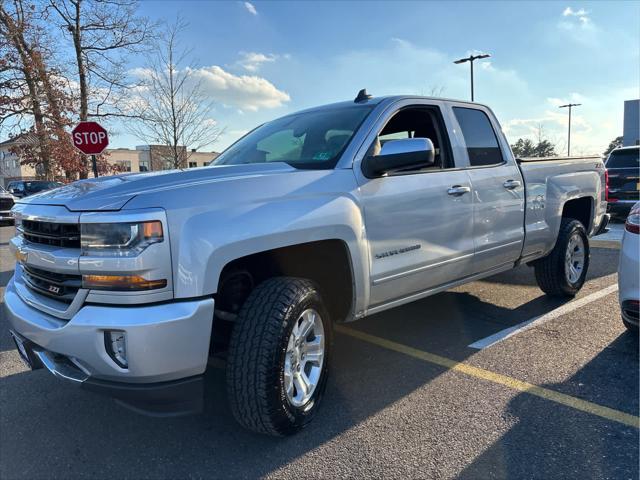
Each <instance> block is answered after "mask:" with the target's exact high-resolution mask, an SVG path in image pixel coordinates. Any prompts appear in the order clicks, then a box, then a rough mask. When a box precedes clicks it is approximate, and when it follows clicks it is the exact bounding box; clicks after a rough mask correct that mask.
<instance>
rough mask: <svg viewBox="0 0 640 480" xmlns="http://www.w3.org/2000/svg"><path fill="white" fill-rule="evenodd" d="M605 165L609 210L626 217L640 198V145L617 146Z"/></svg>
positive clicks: (613, 213) (615, 214)
mask: <svg viewBox="0 0 640 480" xmlns="http://www.w3.org/2000/svg"><path fill="white" fill-rule="evenodd" d="M605 166H606V167H607V173H608V176H609V200H608V202H609V203H608V211H609V212H610V213H611V214H612V215H614V216H617V217H621V218H623V219H624V218H626V216H627V215H628V214H629V211H630V210H631V207H632V206H633V205H634V204H635V203H636V202H637V201H639V200H640V145H636V146H634V147H621V148H616V149H615V150H614V151H612V152H611V153H610V154H609V158H607V161H606V162H605Z"/></svg>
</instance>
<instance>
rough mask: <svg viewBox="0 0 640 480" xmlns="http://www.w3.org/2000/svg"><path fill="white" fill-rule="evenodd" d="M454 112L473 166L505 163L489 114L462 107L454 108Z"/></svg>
mask: <svg viewBox="0 0 640 480" xmlns="http://www.w3.org/2000/svg"><path fill="white" fill-rule="evenodd" d="M453 112H454V114H455V116H456V119H457V120H458V124H459V125H460V129H461V131H462V136H463V137H464V141H465V143H466V144H467V153H468V155H469V163H470V164H471V166H472V167H486V166H490V165H499V164H501V163H503V162H504V158H503V157H502V151H501V150H500V145H499V144H498V137H497V136H496V132H494V131H493V127H492V126H491V121H490V120H489V117H487V114H486V113H484V112H483V111H482V110H476V109H474V108H462V107H453Z"/></svg>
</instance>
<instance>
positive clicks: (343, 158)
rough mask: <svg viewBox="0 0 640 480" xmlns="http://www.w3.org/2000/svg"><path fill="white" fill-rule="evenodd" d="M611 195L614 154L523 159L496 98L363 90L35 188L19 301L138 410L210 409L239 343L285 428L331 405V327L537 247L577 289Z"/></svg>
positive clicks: (243, 362) (64, 360)
mask: <svg viewBox="0 0 640 480" xmlns="http://www.w3.org/2000/svg"><path fill="white" fill-rule="evenodd" d="M605 194H606V189H605V169H604V164H603V162H602V160H600V159H599V158H596V159H570V160H567V159H562V160H560V161H553V160H551V161H549V160H544V161H527V162H522V163H518V162H517V161H516V160H515V159H514V157H513V154H512V152H511V149H510V148H509V144H508V142H507V139H506V138H505V136H504V134H503V133H502V129H501V128H500V125H499V123H498V120H497V119H496V117H495V116H494V114H493V112H492V111H491V110H490V109H489V108H488V107H486V106H483V105H479V104H476V103H468V102H463V101H449V100H442V99H433V98H423V97H413V96H396V97H383V98H377V99H376V98H370V97H369V96H367V95H366V94H365V93H364V92H361V93H360V94H359V95H358V97H357V98H356V100H355V101H350V102H343V103H338V104H333V105H328V106H324V107H319V108H313V109H310V110H305V111H303V112H299V113H295V114H291V115H288V116H286V117H283V118H280V119H278V120H274V121H272V122H268V123H266V124H264V125H262V126H260V127H258V128H257V129H255V130H253V131H252V132H250V133H249V134H247V135H246V136H244V137H243V138H242V139H240V140H239V141H238V142H236V143H235V144H234V145H232V146H231V147H229V148H228V149H227V150H226V151H225V152H224V153H223V154H222V155H220V157H218V158H217V159H216V161H215V162H214V164H213V165H212V166H210V167H205V168H198V169H191V170H184V171H183V170H177V171H168V172H162V173H160V172H155V173H154V175H148V174H147V175H142V174H129V175H123V176H115V177H105V178H99V179H91V180H86V181H85V180H83V181H78V182H75V183H73V184H70V185H67V186H65V187H63V188H61V189H57V190H55V192H51V193H47V192H45V193H42V194H40V195H37V196H34V197H29V198H25V199H20V200H19V201H18V203H17V204H16V206H15V207H14V212H15V215H16V222H17V225H18V227H19V228H18V230H17V232H18V235H17V236H16V237H15V238H13V239H12V240H11V241H10V245H11V248H12V250H13V251H14V252H15V254H16V257H17V259H18V262H17V264H16V268H15V274H14V276H13V278H12V280H11V281H10V282H9V284H8V286H7V288H6V293H5V308H6V314H7V318H8V320H9V323H10V328H11V330H12V332H13V335H14V338H15V340H16V343H17V345H18V349H19V350H20V351H21V352H22V354H23V356H24V358H26V359H27V361H28V362H29V363H30V364H31V365H32V366H33V368H38V367H42V366H44V367H46V368H47V369H49V370H50V371H51V372H53V373H54V374H55V375H57V376H59V377H61V378H65V379H67V380H70V381H72V382H75V383H77V384H80V385H82V386H83V387H84V388H87V389H91V390H94V391H100V392H103V393H107V394H109V395H112V396H114V397H116V398H118V399H119V400H120V401H121V402H124V403H127V404H129V405H131V406H134V407H135V408H136V409H137V410H138V411H141V410H147V411H150V412H153V413H156V414H158V413H167V412H171V413H176V412H179V413H186V412H188V411H192V410H195V409H197V408H199V407H201V402H202V387H201V383H200V382H201V380H202V375H203V373H204V371H205V369H206V367H207V360H208V358H209V356H210V355H211V354H212V353H216V352H219V351H221V350H223V351H226V352H227V354H226V359H227V370H226V371H227V391H228V397H229V402H230V405H231V409H232V411H233V414H234V416H235V418H236V419H237V420H238V422H240V423H241V424H242V425H244V426H246V427H247V428H249V429H252V430H255V431H257V432H261V433H266V434H271V435H287V434H291V433H293V432H295V431H297V430H299V429H300V428H302V427H303V426H305V425H306V424H307V423H309V421H310V420H311V419H312V418H313V416H314V415H315V413H316V411H317V410H318V406H319V404H320V400H321V398H322V394H323V391H324V389H325V385H326V381H327V375H328V371H329V370H328V368H329V363H330V359H331V356H330V346H331V338H332V325H333V324H336V323H342V322H348V321H351V320H354V319H359V318H362V317H366V316H367V315H371V314H374V313H378V312H382V311H384V310H387V309H390V308H393V307H395V306H398V305H402V304H405V303H408V302H411V301H414V300H418V299H420V298H424V297H426V296H429V295H433V294H435V293H437V292H441V291H443V290H446V289H448V288H450V287H453V286H457V285H461V284H464V283H467V282H471V281H474V280H478V279H481V278H484V277H487V276H490V275H495V274H497V273H499V272H503V271H506V270H509V269H512V268H514V267H516V266H518V265H520V264H523V263H527V264H530V265H532V266H533V267H534V270H535V276H536V280H537V282H538V284H539V285H540V288H541V289H542V290H543V291H544V292H546V293H547V294H549V295H554V296H562V297H571V296H573V295H575V294H576V293H577V292H578V291H579V290H580V288H581V287H582V285H583V283H584V281H585V277H586V275H587V270H588V268H589V236H590V235H593V234H596V233H598V232H600V231H601V230H602V229H603V228H605V227H606V224H607V221H608V215H607V214H606V201H605ZM229 331H230V335H229V336H226V334H225V333H226V332H229Z"/></svg>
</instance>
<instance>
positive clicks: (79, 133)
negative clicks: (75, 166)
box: [71, 122, 109, 155]
mask: <svg viewBox="0 0 640 480" xmlns="http://www.w3.org/2000/svg"><path fill="white" fill-rule="evenodd" d="M71 138H72V139H73V144H74V145H75V146H76V148H77V149H78V150H80V151H81V152H82V153H84V154H86V155H97V154H99V153H102V151H103V150H104V149H105V148H107V145H109V136H108V135H107V131H106V130H105V129H104V127H103V126H102V125H100V124H99V123H97V122H80V123H79V124H78V125H76V126H75V128H74V129H73V130H72V131H71Z"/></svg>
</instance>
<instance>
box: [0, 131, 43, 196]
mask: <svg viewBox="0 0 640 480" xmlns="http://www.w3.org/2000/svg"><path fill="white" fill-rule="evenodd" d="M31 140H32V136H31V135H24V136H22V137H18V138H13V139H10V140H6V141H4V142H1V143H0V185H2V186H6V185H7V183H9V182H10V181H11V180H35V179H36V178H37V176H38V175H37V173H36V170H35V168H34V167H31V166H27V165H20V158H19V157H18V155H16V154H15V153H13V152H12V151H11V150H12V149H14V148H15V147H16V146H19V145H20V144H23V143H24V142H28V141H31Z"/></svg>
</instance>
